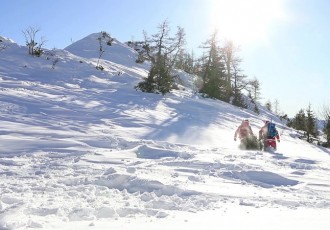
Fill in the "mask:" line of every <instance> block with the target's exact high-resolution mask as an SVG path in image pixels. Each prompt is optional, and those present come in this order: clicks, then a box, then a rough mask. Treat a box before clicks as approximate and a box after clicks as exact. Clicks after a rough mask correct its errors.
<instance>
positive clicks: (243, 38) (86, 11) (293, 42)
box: [0, 0, 330, 116]
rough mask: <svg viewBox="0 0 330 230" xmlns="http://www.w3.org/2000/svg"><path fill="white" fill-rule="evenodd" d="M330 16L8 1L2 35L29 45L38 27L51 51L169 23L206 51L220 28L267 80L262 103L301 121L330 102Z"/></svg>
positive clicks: (318, 10)
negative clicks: (28, 32) (27, 38)
mask: <svg viewBox="0 0 330 230" xmlns="http://www.w3.org/2000/svg"><path fill="white" fill-rule="evenodd" d="M329 11H330V1H327V0H267V1H265V0H166V1H165V0H139V1H134V0H121V1H115V0H93V1H91V0H48V1H46V0H33V1H26V0H3V1H1V9H0V35H2V36H5V37H9V38H11V39H13V40H14V41H16V42H17V43H18V44H20V45H24V35H23V33H22V31H23V30H25V29H27V28H28V27H30V26H34V27H39V28H40V33H39V35H40V36H43V37H44V38H45V39H46V40H47V43H46V47H47V48H54V47H56V48H65V47H66V46H68V45H70V44H71V43H72V42H74V41H77V40H79V39H81V38H83V37H85V36H87V35H89V34H91V33H95V32H100V31H107V32H109V33H110V34H111V35H112V36H113V37H116V38H117V39H118V40H120V41H122V42H125V41H128V40H132V39H133V40H139V39H142V32H143V30H145V31H147V32H148V33H149V34H153V33H155V31H156V29H157V26H158V25H159V24H160V23H161V22H163V21H164V20H166V19H167V20H168V21H169V23H170V25H171V26H172V27H173V32H174V31H175V30H176V26H181V27H183V28H184V29H185V31H186V40H187V47H188V49H193V50H194V52H195V53H198V52H201V50H200V49H199V48H198V46H199V45H200V44H202V43H203V42H204V41H205V40H206V39H207V38H208V37H209V36H210V35H211V33H212V32H213V31H214V30H215V29H216V28H217V29H218V30H219V37H220V38H221V39H223V40H225V39H232V40H234V42H235V43H236V44H237V45H238V46H239V47H240V52H239V53H238V55H239V56H240V57H241V58H242V59H243V62H242V66H241V68H242V70H243V72H244V73H245V74H246V75H248V76H249V77H250V78H254V77H256V78H257V79H259V80H260V82H261V93H262V97H263V100H262V101H266V100H271V101H274V100H275V99H277V100H278V101H279V107H280V110H282V111H283V112H285V113H287V114H288V115H289V116H293V115H294V114H295V113H297V112H298V110H300V109H301V108H307V106H308V104H309V103H311V105H312V108H313V110H314V111H315V112H318V111H319V110H320V108H321V107H322V105H324V104H327V105H330V99H329V98H330V97H329V90H330V65H329V64H328V62H329V56H330V42H329V40H330V39H329V38H330V26H329V24H328V22H329V21H330V14H329V13H328V12H329Z"/></svg>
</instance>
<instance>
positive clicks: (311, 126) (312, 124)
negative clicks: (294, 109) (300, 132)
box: [306, 104, 317, 142]
mask: <svg viewBox="0 0 330 230" xmlns="http://www.w3.org/2000/svg"><path fill="white" fill-rule="evenodd" d="M306 114H307V116H306V133H307V141H308V142H311V139H310V137H311V136H313V137H316V135H317V125H316V117H315V115H314V112H313V111H312V109H311V104H309V105H308V108H307V110H306Z"/></svg>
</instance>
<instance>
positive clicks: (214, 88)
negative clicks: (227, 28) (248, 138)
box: [128, 21, 260, 112]
mask: <svg viewBox="0 0 330 230" xmlns="http://www.w3.org/2000/svg"><path fill="white" fill-rule="evenodd" d="M128 44H129V45H130V46H131V47H133V48H135V49H136V50H137V51H138V54H139V55H138V58H137V60H136V62H137V63H142V62H144V61H150V63H151V67H150V71H149V74H148V76H147V77H146V78H145V79H144V80H143V81H141V82H139V83H138V85H137V86H136V87H135V88H136V89H137V90H141V91H142V92H147V93H161V94H162V95H165V94H167V93H169V92H170V91H171V90H172V89H175V88H176V87H177V86H176V84H175V79H176V77H177V76H176V72H175V71H174V69H181V70H183V71H185V72H187V73H190V74H193V75H196V76H197V77H198V80H197V81H196V88H197V91H198V92H199V93H200V94H201V95H203V96H205V97H209V98H213V99H218V100H222V101H225V102H229V103H231V104H233V105H235V106H239V107H242V108H247V104H246V100H244V97H243V90H246V91H247V92H248V95H249V97H250V99H251V100H252V102H253V103H254V104H255V111H256V112H258V111H259V110H258V108H257V103H256V102H257V101H258V100H259V98H260V82H259V80H258V79H256V78H254V79H253V80H248V79H247V76H246V75H245V74H244V73H243V71H242V69H241V68H240V63H241V59H240V57H239V56H238V47H237V46H235V45H234V43H233V42H231V41H226V42H224V44H220V42H219V38H218V34H217V32H214V33H213V34H212V35H211V36H210V38H209V39H208V40H207V41H205V42H204V43H202V44H201V48H202V49H203V52H202V55H201V56H200V57H195V55H194V53H193V52H191V53H189V52H187V50H186V49H185V48H184V45H185V32H184V29H183V28H181V27H178V29H177V32H176V33H175V35H174V36H171V34H170V26H169V24H168V22H167V21H164V22H162V23H161V24H160V25H159V26H158V32H157V33H155V34H153V35H151V36H148V35H147V33H146V32H144V41H138V42H129V43H128Z"/></svg>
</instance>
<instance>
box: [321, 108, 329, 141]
mask: <svg viewBox="0 0 330 230" xmlns="http://www.w3.org/2000/svg"><path fill="white" fill-rule="evenodd" d="M322 117H323V119H324V126H323V132H324V136H325V139H326V143H325V145H324V146H325V147H330V106H328V107H327V106H323V111H322Z"/></svg>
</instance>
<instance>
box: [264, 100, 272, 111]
mask: <svg viewBox="0 0 330 230" xmlns="http://www.w3.org/2000/svg"><path fill="white" fill-rule="evenodd" d="M265 107H266V108H267V109H268V111H271V112H272V109H273V106H272V103H271V101H269V100H268V101H267V102H266V104H265Z"/></svg>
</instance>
